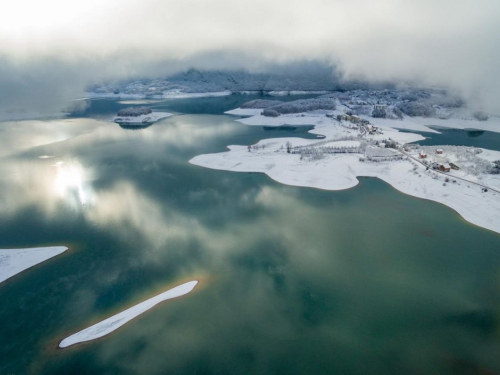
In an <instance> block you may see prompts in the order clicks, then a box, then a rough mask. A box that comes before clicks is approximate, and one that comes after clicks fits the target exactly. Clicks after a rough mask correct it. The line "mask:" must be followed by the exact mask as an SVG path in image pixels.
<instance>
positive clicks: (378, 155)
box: [365, 146, 403, 161]
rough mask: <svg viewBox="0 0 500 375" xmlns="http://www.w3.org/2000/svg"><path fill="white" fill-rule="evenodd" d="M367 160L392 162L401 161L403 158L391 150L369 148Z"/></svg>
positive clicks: (366, 155)
mask: <svg viewBox="0 0 500 375" xmlns="http://www.w3.org/2000/svg"><path fill="white" fill-rule="evenodd" d="M365 158H366V160H370V161H392V160H401V159H403V156H402V155H401V154H400V153H399V152H397V151H395V150H392V149H390V148H380V147H373V146H370V147H367V148H366V151H365Z"/></svg>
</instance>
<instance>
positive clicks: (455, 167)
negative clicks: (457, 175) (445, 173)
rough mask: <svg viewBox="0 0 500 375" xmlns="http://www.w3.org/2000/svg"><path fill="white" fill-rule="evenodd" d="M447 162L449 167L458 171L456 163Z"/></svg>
mask: <svg viewBox="0 0 500 375" xmlns="http://www.w3.org/2000/svg"><path fill="white" fill-rule="evenodd" d="M449 164H450V167H451V169H454V170H456V171H458V170H459V169H460V168H458V165H456V164H453V163H449Z"/></svg>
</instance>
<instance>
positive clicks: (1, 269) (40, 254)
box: [0, 246, 68, 283]
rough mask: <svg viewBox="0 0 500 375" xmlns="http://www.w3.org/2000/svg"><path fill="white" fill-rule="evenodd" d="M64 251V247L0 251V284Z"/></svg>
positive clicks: (65, 248)
mask: <svg viewBox="0 0 500 375" xmlns="http://www.w3.org/2000/svg"><path fill="white" fill-rule="evenodd" d="M66 250H68V248H67V247H65V246H52V247H34V248H27V249H0V283H2V282H4V281H5V280H7V279H8V278H10V277H12V276H14V275H17V274H18V273H20V272H22V271H24V270H26V269H28V268H31V267H33V266H35V265H37V264H39V263H42V262H44V261H46V260H47V259H50V258H52V257H55V256H56V255H59V254H61V253H63V252H65V251H66Z"/></svg>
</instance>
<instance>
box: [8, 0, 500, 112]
mask: <svg viewBox="0 0 500 375" xmlns="http://www.w3.org/2000/svg"><path fill="white" fill-rule="evenodd" d="M20 3H22V2H20ZM24 3H27V4H28V5H29V6H30V7H32V8H36V9H38V8H40V9H38V11H39V12H40V14H38V15H37V17H36V18H34V19H31V18H29V17H26V14H25V13H23V12H21V10H20V9H21V7H20V6H18V5H11V6H10V8H11V9H9V7H7V9H6V11H5V12H3V15H2V16H0V21H1V22H0V23H1V24H2V26H0V43H2V46H3V48H2V54H3V57H2V58H1V59H0V61H1V64H0V100H1V103H2V104H0V109H1V110H3V111H5V110H9V109H16V108H17V107H27V108H29V109H30V110H37V111H44V112H48V110H49V109H50V110H57V109H58V108H60V107H61V103H62V102H64V101H67V100H68V99H69V98H74V97H79V96H81V95H82V93H83V90H84V87H85V85H86V84H88V83H89V82H92V81H99V80H104V79H126V78H135V77H158V76H162V77H165V76H167V75H169V74H173V73H176V72H180V71H183V70H186V69H187V68H189V67H195V68H198V69H246V70H249V71H252V72H263V71H273V70H277V69H278V70H279V69H280V67H283V66H286V65H287V64H291V63H297V62H299V61H308V62H316V63H320V64H323V65H324V66H327V67H332V66H336V67H337V68H338V71H339V72H342V74H343V75H344V77H345V78H347V79H352V78H356V79H366V80H368V81H371V82H380V81H387V80H395V81H396V80H397V81H413V82H418V83H420V84H423V85H431V86H449V87H451V88H453V89H455V90H457V91H458V92H460V93H461V94H463V95H464V96H466V97H467V98H469V99H471V100H472V101H473V102H474V104H475V105H477V106H483V107H485V108H486V109H487V110H497V108H498V103H497V100H496V98H497V97H498V93H499V92H498V91H499V87H500V73H498V71H497V66H498V64H499V62H500V50H499V49H498V47H497V46H498V45H499V44H500V32H499V27H498V19H499V17H500V3H498V2H497V1H495V0H479V1H474V2H472V1H468V0H466V1H460V2H456V1H450V0H441V1H437V2H436V1H428V0H424V1H416V0H405V1H394V0H381V1H377V2H373V1H369V0H355V1H346V0H335V1H326V0H311V1H308V2H307V3H306V2H294V3H290V2H285V1H273V2H269V1H264V0H256V1H254V2H251V3H247V2H233V1H228V0H214V1H210V2H205V1H200V0H186V1H159V0H147V1H142V2H140V3H139V2H134V1H122V2H113V1H110V2H106V3H105V4H103V3H102V2H99V3H97V2H96V1H94V2H92V1H89V2H86V3H85V4H83V3H81V4H79V6H78V7H76V8H75V9H76V10H74V11H73V10H72V9H70V7H66V6H62V5H61V4H60V2H58V1H56V0H50V1H47V2H44V6H43V7H40V6H39V5H37V2H30V1H24ZM36 9H35V10H36ZM58 10H60V13H57V11H58ZM12 20H14V22H13V21H12ZM296 66H300V64H298V65H296Z"/></svg>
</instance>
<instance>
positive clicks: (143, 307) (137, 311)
mask: <svg viewBox="0 0 500 375" xmlns="http://www.w3.org/2000/svg"><path fill="white" fill-rule="evenodd" d="M196 284H198V281H197V280H193V281H189V282H187V283H184V284H181V285H179V286H176V287H175V288H172V289H170V290H167V291H166V292H163V293H161V294H159V295H157V296H155V297H153V298H150V299H148V300H146V301H144V302H141V303H139V304H137V305H135V306H133V307H131V308H129V309H127V310H125V311H122V312H121V313H118V314H116V315H113V316H112V317H110V318H107V319H105V320H103V321H101V322H99V323H97V324H94V325H93V326H90V327H88V328H85V329H84V330H82V331H80V332H77V333H75V334H74V335H71V336H69V337H67V338H65V339H64V340H62V341H61V342H60V344H59V347H60V348H67V347H68V346H71V345H74V344H78V343H81V342H85V341H90V340H95V339H98V338H100V337H103V336H106V335H108V334H110V333H111V332H113V331H115V330H116V329H118V328H120V327H121V326H123V325H124V324H126V323H128V322H129V321H131V320H132V319H134V318H136V317H137V316H139V315H141V314H143V313H144V312H146V311H147V310H149V309H151V308H153V307H154V306H156V305H157V304H159V303H160V302H163V301H166V300H168V299H172V298H176V297H180V296H183V295H185V294H188V293H189V292H191V291H192V290H193V289H194V287H195V286H196Z"/></svg>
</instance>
